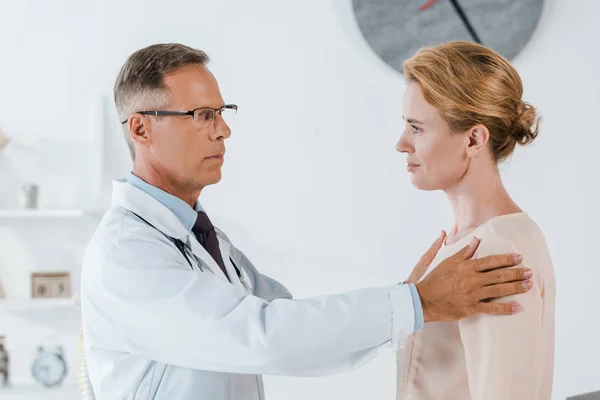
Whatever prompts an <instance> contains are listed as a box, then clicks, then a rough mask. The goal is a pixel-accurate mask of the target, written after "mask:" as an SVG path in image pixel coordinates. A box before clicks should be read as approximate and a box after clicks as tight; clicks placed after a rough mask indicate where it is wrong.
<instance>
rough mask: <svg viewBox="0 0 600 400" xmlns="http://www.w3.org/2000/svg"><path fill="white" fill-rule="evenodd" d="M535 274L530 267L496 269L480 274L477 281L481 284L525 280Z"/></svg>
mask: <svg viewBox="0 0 600 400" xmlns="http://www.w3.org/2000/svg"><path fill="white" fill-rule="evenodd" d="M532 276H533V273H532V272H531V270H530V269H529V268H510V269H495V270H492V271H488V272H482V273H480V274H479V276H478V278H477V281H478V282H479V283H480V284H481V286H486V285H493V284H496V283H506V282H514V281H524V280H525V279H529V278H531V277H532Z"/></svg>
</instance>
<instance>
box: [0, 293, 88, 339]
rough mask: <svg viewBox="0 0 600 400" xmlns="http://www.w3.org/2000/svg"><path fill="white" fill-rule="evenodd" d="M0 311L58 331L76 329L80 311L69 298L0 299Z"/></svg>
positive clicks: (79, 319)
mask: <svg viewBox="0 0 600 400" xmlns="http://www.w3.org/2000/svg"><path fill="white" fill-rule="evenodd" d="M0 313H7V314H10V315H11V316H13V317H15V318H18V319H23V320H26V321H29V322H33V323H36V324H42V325H45V326H47V327H49V328H52V329H57V330H60V331H74V332H76V331H77V328H78V326H79V324H80V322H81V312H80V310H78V309H77V307H76V306H75V303H74V302H73V300H72V299H70V298H60V299H58V298H57V299H46V298H34V299H11V298H7V299H0Z"/></svg>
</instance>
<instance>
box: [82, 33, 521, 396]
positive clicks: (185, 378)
mask: <svg viewBox="0 0 600 400" xmlns="http://www.w3.org/2000/svg"><path fill="white" fill-rule="evenodd" d="M207 62H208V57H207V56H206V54H205V53H203V52H201V51H199V50H195V49H191V48H189V47H186V46H183V45H178V44H160V45H153V46H150V47H147V48H145V49H142V50H139V51H137V52H136V53H134V54H133V55H131V56H130V57H129V59H128V60H127V61H126V63H125V65H124V66H123V68H122V70H121V72H120V73H119V76H118V77H117V80H116V84H115V102H116V106H117V110H118V112H119V116H120V118H121V120H122V123H123V126H124V131H125V137H126V140H127V143H128V145H129V148H130V150H131V155H132V159H133V172H132V173H131V174H130V176H129V177H128V178H127V179H126V180H122V181H115V182H114V192H113V197H112V203H113V205H112V207H111V208H110V209H109V210H108V212H107V214H106V216H105V218H104V219H103V220H102V222H101V223H100V226H99V227H98V229H97V232H96V234H95V235H94V237H93V239H92V240H91V242H90V244H89V246H88V248H87V250H86V253H85V258H84V266H83V271H82V309H83V328H84V343H85V356H86V362H87V367H88V371H89V375H90V379H91V383H92V386H93V389H94V391H95V393H96V396H97V397H98V398H99V399H125V398H127V399H149V398H152V399H181V400H187V399H189V400H191V399H210V400H225V399H235V400H247V399H248V400H250V399H252V400H257V399H264V390H263V385H262V379H261V376H260V375H261V374H285V375H296V376H307V375H313V376H314V375H324V374H331V373H335V372H340V371H343V370H348V369H350V368H353V367H355V366H357V365H360V364H361V363H364V362H366V361H368V360H370V359H372V358H373V357H375V356H376V355H377V354H378V353H379V352H380V351H381V350H382V349H383V348H385V347H390V348H394V349H397V348H398V347H401V346H402V345H403V343H404V341H405V339H406V338H407V337H408V335H409V334H410V333H411V332H413V331H415V330H417V329H420V327H421V326H422V325H423V323H424V322H425V323H426V322H429V321H441V320H456V319H458V318H463V317H467V316H471V315H474V314H475V313H477V312H486V313H493V314H511V313H513V312H514V311H513V308H512V307H513V305H511V304H499V303H492V302H486V301H484V300H487V298H486V296H487V297H489V296H491V295H493V296H494V297H501V296H504V295H512V294H516V293H522V292H524V291H525V289H524V287H523V281H525V280H526V279H527V277H528V275H527V270H525V269H523V268H514V269H506V268H499V267H510V266H514V265H517V264H519V262H520V258H519V256H517V255H509V254H506V255H498V256H493V257H489V258H485V259H481V260H469V259H470V258H471V256H472V255H473V253H474V251H475V249H476V247H477V243H476V242H475V243H473V244H472V245H471V246H470V247H466V248H464V249H463V250H462V251H460V252H459V253H457V254H455V255H454V256H453V257H451V258H449V259H447V260H445V261H443V262H442V263H441V265H440V266H438V267H437V268H436V269H435V270H434V271H433V272H432V273H431V274H430V275H429V276H428V277H427V278H426V279H424V280H422V281H421V282H419V283H416V282H417V281H418V280H419V279H420V278H421V276H422V275H423V273H424V272H425V270H426V269H427V266H428V265H429V263H430V262H431V261H432V259H433V257H434V256H435V254H436V253H437V250H438V249H439V248H440V246H441V244H442V241H443V238H444V237H443V235H442V237H440V238H439V239H438V240H437V241H436V243H434V245H433V246H432V248H431V249H430V250H429V251H428V252H427V253H426V254H425V256H424V257H423V258H422V260H421V261H420V262H419V263H418V264H417V267H416V268H415V270H414V271H413V273H412V274H411V277H410V278H409V284H400V285H399V284H393V283H391V284H390V286H389V287H383V288H367V289H361V290H356V291H352V292H349V293H342V294H339V295H332V296H322V297H315V298H309V299H304V300H292V296H291V295H290V294H289V292H288V291H287V290H286V289H285V288H284V287H283V286H282V285H280V284H279V283H277V282H275V281H274V280H273V279H271V278H269V277H266V276H263V275H261V274H260V273H259V272H258V271H257V269H256V268H255V267H254V266H253V265H252V263H251V262H250V261H249V260H248V259H247V258H246V257H245V256H244V254H243V253H242V252H241V251H239V250H238V249H236V248H235V247H234V246H233V245H232V244H231V242H230V241H229V240H228V238H227V237H226V236H225V234H224V233H223V232H221V231H220V230H218V229H216V228H215V227H214V226H212V223H211V222H210V219H209V217H208V216H207V214H206V213H205V212H204V210H203V209H202V207H201V205H200V203H199V202H198V201H197V200H198V198H199V195H200V192H201V191H202V189H203V188H204V187H206V186H208V185H211V184H215V183H217V182H219V180H220V179H221V167H222V165H223V156H224V154H225V140H226V139H227V138H228V137H229V136H230V134H231V132H230V129H229V127H228V125H227V123H226V118H227V116H228V114H230V113H232V114H234V113H235V111H236V110H237V106H235V105H228V104H226V103H225V102H224V101H223V99H222V97H221V93H220V91H219V86H218V84H217V81H216V80H215V78H214V76H213V75H212V74H211V72H210V71H209V70H208V68H207V67H206V63H207ZM492 270H493V271H492ZM485 271H489V272H485ZM415 283H416V285H415ZM490 285H492V286H490ZM485 293H487V295H485Z"/></svg>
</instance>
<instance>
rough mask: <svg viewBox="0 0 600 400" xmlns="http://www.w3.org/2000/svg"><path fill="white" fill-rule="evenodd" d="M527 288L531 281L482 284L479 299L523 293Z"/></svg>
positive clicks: (529, 286) (529, 287)
mask: <svg viewBox="0 0 600 400" xmlns="http://www.w3.org/2000/svg"><path fill="white" fill-rule="evenodd" d="M529 289H531V281H519V282H510V283H502V284H498V285H491V286H484V287H482V288H481V289H479V300H488V299H495V298H498V297H504V296H511V295H514V294H519V293H525V292H526V291H528V290H529Z"/></svg>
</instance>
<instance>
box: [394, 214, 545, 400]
mask: <svg viewBox="0 0 600 400" xmlns="http://www.w3.org/2000/svg"><path fill="white" fill-rule="evenodd" d="M473 236H477V237H478V238H479V239H481V242H480V244H479V247H478V249H477V252H476V253H475V255H474V258H479V257H483V256H486V255H491V254H496V253H513V252H516V253H519V254H521V255H522V256H523V265H524V266H525V267H528V268H530V269H531V270H532V271H533V278H532V283H533V287H532V288H531V289H530V290H529V291H528V292H527V293H525V294H520V295H517V296H511V297H508V298H505V299H502V300H498V301H501V302H509V301H516V302H518V303H519V304H520V305H521V310H520V311H519V312H518V313H517V314H515V315H510V316H493V315H483V314H480V315H477V316H474V317H471V318H467V319H463V320H461V321H459V322H432V323H426V324H425V326H424V327H423V329H421V330H419V331H418V332H415V333H414V334H413V335H412V336H411V338H410V339H409V341H408V343H407V345H406V346H405V348H404V349H403V350H400V351H399V352H398V353H397V362H398V381H397V399H398V400H404V399H411V400H412V399H417V400H426V399H432V400H434V399H435V400H440V399H448V400H469V399H473V400H546V399H550V397H551V393H552V378H553V368H554V298H555V287H554V270H553V266H552V261H551V259H550V255H549V251H548V248H547V246H546V241H545V239H544V236H543V234H542V232H541V231H540V229H539V227H538V226H537V225H536V223H535V222H534V221H533V220H532V219H531V218H530V217H529V216H528V215H527V214H526V213H516V214H510V215H503V216H500V217H496V218H493V219H491V220H489V221H488V222H486V223H485V224H483V225H481V226H479V227H478V228H477V229H475V230H474V231H473V232H472V233H471V234H469V235H467V236H466V237H464V238H462V239H460V240H459V241H457V242H456V243H453V244H450V245H444V246H443V247H442V249H441V250H440V252H439V253H438V255H437V257H436V258H435V260H434V261H433V263H432V264H431V266H430V268H429V270H428V272H427V273H429V272H430V271H431V270H432V269H433V268H435V267H436V266H437V264H439V263H440V262H441V261H442V260H444V259H445V258H446V257H448V256H451V255H452V254H454V253H456V252H457V251H459V250H460V249H461V248H462V247H464V246H466V245H467V244H468V243H469V241H470V240H471V238H472V237H473Z"/></svg>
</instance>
